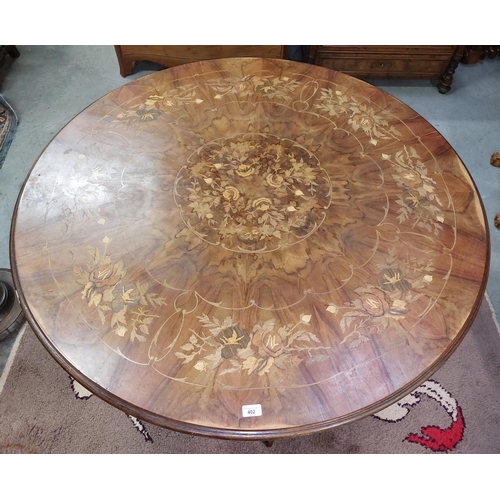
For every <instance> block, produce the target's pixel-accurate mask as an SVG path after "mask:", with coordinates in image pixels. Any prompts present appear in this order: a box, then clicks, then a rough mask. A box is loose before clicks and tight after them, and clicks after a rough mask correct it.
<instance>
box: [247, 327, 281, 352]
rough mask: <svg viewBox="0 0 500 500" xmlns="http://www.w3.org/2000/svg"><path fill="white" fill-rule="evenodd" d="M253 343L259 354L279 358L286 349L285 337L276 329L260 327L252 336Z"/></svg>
mask: <svg viewBox="0 0 500 500" xmlns="http://www.w3.org/2000/svg"><path fill="white" fill-rule="evenodd" d="M252 344H253V345H254V346H256V347H257V349H258V352H259V356H260V357H262V358H265V357H267V356H271V357H272V358H277V357H278V356H280V355H281V354H283V351H284V350H285V345H284V343H283V339H282V338H281V337H280V336H279V334H278V333H276V332H275V331H274V330H268V329H267V330H266V329H259V330H257V331H256V332H255V333H254V335H253V337H252Z"/></svg>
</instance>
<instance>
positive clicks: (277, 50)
mask: <svg viewBox="0 0 500 500" xmlns="http://www.w3.org/2000/svg"><path fill="white" fill-rule="evenodd" d="M115 50H116V55H117V57H118V63H119V65H120V74H121V75H122V76H128V75H130V74H132V67H133V64H134V62H136V61H152V62H155V63H158V64H161V65H163V66H166V67H171V66H177V65H179V64H186V63H190V62H195V61H202V60H206V59H221V58H226V57H273V58H277V59H283V58H284V57H285V55H286V49H285V46H284V45H115Z"/></svg>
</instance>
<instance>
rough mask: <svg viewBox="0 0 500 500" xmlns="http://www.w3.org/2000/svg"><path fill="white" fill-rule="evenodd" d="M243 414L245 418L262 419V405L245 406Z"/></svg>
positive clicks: (242, 409)
mask: <svg viewBox="0 0 500 500" xmlns="http://www.w3.org/2000/svg"><path fill="white" fill-rule="evenodd" d="M241 413H242V414H243V416H244V417H261V416H262V406H261V405H243V406H242V407H241Z"/></svg>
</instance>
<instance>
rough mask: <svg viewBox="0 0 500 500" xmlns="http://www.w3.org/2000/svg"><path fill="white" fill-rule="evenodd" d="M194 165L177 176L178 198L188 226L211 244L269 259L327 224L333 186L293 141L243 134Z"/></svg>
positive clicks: (209, 149)
mask: <svg viewBox="0 0 500 500" xmlns="http://www.w3.org/2000/svg"><path fill="white" fill-rule="evenodd" d="M192 157H193V159H192V161H190V162H189V164H188V165H186V166H184V167H183V168H182V169H181V171H180V172H179V175H178V177H177V180H176V184H175V198H176V203H177V204H178V206H179V207H180V209H181V213H182V215H183V220H184V221H185V222H186V225H187V226H188V227H189V228H193V229H195V231H196V234H197V235H198V236H200V235H203V239H205V241H209V242H210V243H215V244H220V245H221V246H222V247H223V248H229V249H231V250H236V251H240V250H243V251H261V250H263V251H270V250H272V249H274V248H279V247H280V246H282V245H284V244H287V245H288V244H294V243H296V242H298V240H300V239H302V238H305V237H307V235H308V234H310V233H311V232H313V231H314V230H315V229H316V228H317V227H319V224H321V222H322V221H323V220H324V214H323V213H321V212H322V208H323V207H325V208H326V207H327V206H328V205H329V203H330V197H331V188H330V183H329V181H328V178H327V177H326V175H324V171H323V170H322V169H321V167H320V166H319V164H318V160H317V159H316V158H315V157H314V156H313V155H312V154H311V153H309V152H308V151H307V150H306V149H305V148H303V147H302V146H299V145H298V144H297V143H294V142H293V141H290V140H285V139H279V138H277V137H275V136H267V135H265V134H242V135H241V136H240V137H233V138H231V139H229V140H220V141H213V142H212V143H210V144H207V145H205V146H203V147H202V148H200V150H199V151H197V152H196V153H194V154H193V155H192ZM285 236H286V237H285Z"/></svg>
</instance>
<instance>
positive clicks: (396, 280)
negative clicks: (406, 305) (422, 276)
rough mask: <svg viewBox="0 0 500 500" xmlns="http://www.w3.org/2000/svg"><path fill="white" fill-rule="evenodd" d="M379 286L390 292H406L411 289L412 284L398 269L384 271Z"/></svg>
mask: <svg viewBox="0 0 500 500" xmlns="http://www.w3.org/2000/svg"><path fill="white" fill-rule="evenodd" d="M379 285H380V288H382V289H383V290H387V291H389V292H393V291H394V290H401V291H402V292H405V291H407V290H410V289H411V283H410V282H409V281H408V280H406V279H405V278H404V276H403V272H402V271H401V269H397V268H390V269H384V270H383V271H382V273H381V274H380V276H379Z"/></svg>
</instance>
